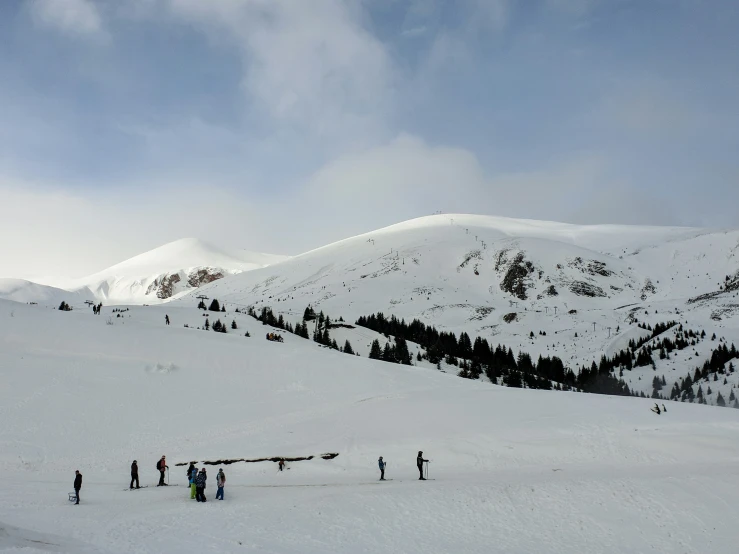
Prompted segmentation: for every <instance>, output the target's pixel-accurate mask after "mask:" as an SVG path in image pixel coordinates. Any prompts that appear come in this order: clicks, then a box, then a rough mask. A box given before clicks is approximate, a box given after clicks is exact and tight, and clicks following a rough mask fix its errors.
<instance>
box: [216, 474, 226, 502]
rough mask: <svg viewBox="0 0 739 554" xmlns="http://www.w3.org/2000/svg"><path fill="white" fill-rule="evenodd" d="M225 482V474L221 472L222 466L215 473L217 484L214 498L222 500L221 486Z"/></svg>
mask: <svg viewBox="0 0 739 554" xmlns="http://www.w3.org/2000/svg"><path fill="white" fill-rule="evenodd" d="M225 484H226V474H225V473H223V468H221V469H219V470H218V475H216V485H218V492H216V500H218V499H219V497H220V499H221V500H223V486H224V485H225Z"/></svg>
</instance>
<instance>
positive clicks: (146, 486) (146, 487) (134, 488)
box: [123, 485, 149, 491]
mask: <svg viewBox="0 0 739 554" xmlns="http://www.w3.org/2000/svg"><path fill="white" fill-rule="evenodd" d="M148 488H149V485H144V486H143V487H133V488H132V489H123V490H124V491H135V490H138V489H148Z"/></svg>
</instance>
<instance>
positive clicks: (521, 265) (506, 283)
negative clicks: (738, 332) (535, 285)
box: [495, 252, 534, 300]
mask: <svg viewBox="0 0 739 554" xmlns="http://www.w3.org/2000/svg"><path fill="white" fill-rule="evenodd" d="M504 264H505V261H503V260H502V259H501V257H500V255H499V257H498V260H497V261H496V264H495V266H496V269H498V268H500V267H501V265H504ZM533 272H534V264H532V263H531V262H530V261H528V260H526V259H524V255H523V252H519V253H518V254H516V256H515V257H514V258H513V260H511V261H510V262H509V263H508V269H507V270H506V273H505V276H504V277H503V280H502V281H501V283H500V288H501V290H503V291H505V292H507V293H510V294H512V295H513V296H515V297H516V298H518V299H519V300H526V299H527V298H528V295H527V291H528V289H529V288H531V286H532V281H531V277H530V275H531V274H532V273H533Z"/></svg>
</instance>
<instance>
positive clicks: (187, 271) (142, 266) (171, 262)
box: [0, 238, 286, 304]
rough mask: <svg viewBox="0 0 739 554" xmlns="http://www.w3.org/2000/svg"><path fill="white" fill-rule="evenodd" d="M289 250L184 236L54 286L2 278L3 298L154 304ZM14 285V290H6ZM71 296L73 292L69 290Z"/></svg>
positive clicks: (272, 260)
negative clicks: (227, 246) (233, 247)
mask: <svg viewBox="0 0 739 554" xmlns="http://www.w3.org/2000/svg"><path fill="white" fill-rule="evenodd" d="M285 259H286V257H285V256H278V255H272V254H261V253H256V252H249V251H246V250H237V251H226V250H223V249H220V248H217V247H215V246H213V245H211V244H208V243H206V242H203V241H201V240H198V239H192V238H190V239H181V240H178V241H175V242H171V243H169V244H165V245H164V246H160V247H159V248H155V249H153V250H150V251H148V252H145V253H143V254H140V255H138V256H135V257H133V258H131V259H129V260H126V261H124V262H121V263H119V264H116V265H114V266H112V267H109V268H108V269H105V270H103V271H100V272H98V273H95V274H93V275H89V276H87V277H83V278H81V279H75V280H71V281H69V280H67V281H58V282H55V283H51V284H52V285H54V287H53V289H55V290H54V292H53V294H52V293H51V292H49V291H50V290H51V289H49V287H43V286H39V285H36V284H35V283H30V282H27V284H26V285H23V284H22V283H18V282H17V280H0V298H7V299H10V300H15V299H18V298H24V299H25V301H26V302H30V301H35V302H39V301H46V299H47V298H51V297H52V296H53V297H54V298H57V297H62V296H65V294H64V291H70V292H72V293H73V295H72V300H74V297H85V299H89V300H92V301H100V302H103V303H104V304H152V303H157V302H162V301H165V300H169V299H171V298H173V297H176V296H177V295H180V294H183V293H185V292H188V291H191V290H193V289H196V288H198V287H200V286H202V285H203V284H206V283H211V282H213V281H216V280H218V279H222V278H224V277H226V276H228V275H235V274H237V273H241V272H243V271H250V270H252V269H256V268H261V267H265V266H267V265H269V264H271V263H275V262H278V261H282V260H285ZM11 287H13V288H12V290H13V295H12V296H11V295H10V293H6V292H5V290H8V291H9V290H11ZM66 297H68V298H69V297H70V295H69V294H67V295H66Z"/></svg>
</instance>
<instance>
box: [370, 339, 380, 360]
mask: <svg viewBox="0 0 739 554" xmlns="http://www.w3.org/2000/svg"><path fill="white" fill-rule="evenodd" d="M369 357H370V359H372V360H380V359H382V347H381V346H380V341H379V340H377V339H375V340H374V341H372V346H371V347H370V353H369Z"/></svg>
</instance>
